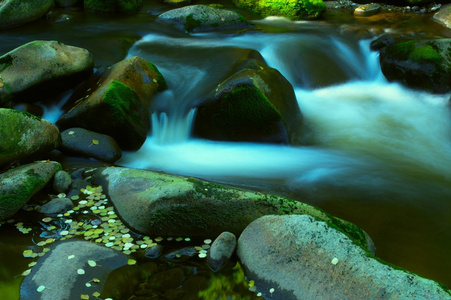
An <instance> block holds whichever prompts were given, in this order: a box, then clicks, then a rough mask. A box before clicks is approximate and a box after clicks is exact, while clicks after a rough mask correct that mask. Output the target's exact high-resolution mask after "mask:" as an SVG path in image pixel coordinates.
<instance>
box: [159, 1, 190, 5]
mask: <svg viewBox="0 0 451 300" xmlns="http://www.w3.org/2000/svg"><path fill="white" fill-rule="evenodd" d="M163 2H164V3H167V4H172V5H181V4H190V3H191V0H164V1H163Z"/></svg>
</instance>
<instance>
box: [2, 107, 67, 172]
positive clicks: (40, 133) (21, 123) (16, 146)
mask: <svg viewBox="0 0 451 300" xmlns="http://www.w3.org/2000/svg"><path fill="white" fill-rule="evenodd" d="M60 144H61V135H60V132H59V130H58V128H56V126H55V125H54V124H52V123H51V122H49V121H46V120H44V119H41V118H39V117H36V116H33V115H31V114H29V113H25V112H21V111H17V110H13V109H6V108H0V166H2V165H5V164H7V163H10V162H13V161H15V160H22V159H30V158H39V157H40V156H42V155H45V154H46V153H48V152H50V151H52V150H53V149H55V148H57V147H59V145H60Z"/></svg>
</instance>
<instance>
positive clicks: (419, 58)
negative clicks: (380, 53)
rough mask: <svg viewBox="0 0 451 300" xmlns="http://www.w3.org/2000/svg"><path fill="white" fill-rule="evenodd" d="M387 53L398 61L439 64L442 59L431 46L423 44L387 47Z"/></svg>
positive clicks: (405, 43)
mask: <svg viewBox="0 0 451 300" xmlns="http://www.w3.org/2000/svg"><path fill="white" fill-rule="evenodd" d="M388 51H389V53H391V54H392V55H393V57H394V58H396V59H399V60H411V61H414V62H425V63H433V64H436V65H439V64H441V62H442V61H443V57H442V56H441V55H440V53H439V52H438V51H437V50H436V49H435V48H434V47H433V46H432V45H431V44H427V43H424V42H418V41H408V42H404V43H399V44H394V45H392V46H389V48H388Z"/></svg>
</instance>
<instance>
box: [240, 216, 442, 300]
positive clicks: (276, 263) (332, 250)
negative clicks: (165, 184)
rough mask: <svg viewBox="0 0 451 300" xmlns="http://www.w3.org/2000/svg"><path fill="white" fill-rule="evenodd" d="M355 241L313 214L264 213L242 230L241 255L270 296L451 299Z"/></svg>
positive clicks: (433, 284)
mask: <svg viewBox="0 0 451 300" xmlns="http://www.w3.org/2000/svg"><path fill="white" fill-rule="evenodd" d="M357 244H358V243H356V242H355V240H353V239H352V238H350V237H349V235H346V234H344V233H343V232H342V231H340V230H337V229H336V228H333V227H331V226H330V225H329V224H327V223H326V222H323V221H320V220H318V219H316V218H314V217H312V216H308V215H291V216H264V217H262V218H260V219H258V220H256V221H254V222H252V223H251V224H250V225H249V226H248V227H247V228H246V229H245V230H244V231H243V233H242V235H241V236H240V238H239V240H238V249H237V253H238V256H239V258H240V260H241V262H242V264H243V266H244V269H245V273H246V276H247V277H248V278H249V280H254V281H255V286H256V287H257V290H258V291H260V292H261V293H262V294H263V296H264V297H265V298H267V299H275V300H277V299H283V300H291V299H292V300H295V299H340V300H341V299H451V294H450V290H448V289H445V288H443V287H442V286H440V285H439V284H438V283H437V282H435V281H432V280H428V279H425V278H422V277H420V276H418V275H416V274H414V273H411V272H408V271H406V270H402V269H400V268H397V267H396V266H393V265H390V264H387V263H384V262H383V261H381V260H379V259H376V258H375V257H373V256H372V255H371V254H369V253H368V251H366V250H365V249H362V248H361V247H360V246H358V245H357ZM270 290H271V291H272V293H271V292H270ZM270 297H271V298H270Z"/></svg>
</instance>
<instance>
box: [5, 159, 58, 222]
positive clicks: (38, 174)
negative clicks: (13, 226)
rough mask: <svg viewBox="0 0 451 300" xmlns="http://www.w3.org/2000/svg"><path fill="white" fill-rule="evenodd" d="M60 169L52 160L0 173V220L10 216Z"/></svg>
mask: <svg viewBox="0 0 451 300" xmlns="http://www.w3.org/2000/svg"><path fill="white" fill-rule="evenodd" d="M59 169H61V165H60V164H59V163H57V162H54V161H46V162H35V163H31V164H27V165H23V166H20V167H17V168H15V169H11V170H8V171H6V172H4V173H2V174H0V220H5V219H8V218H10V217H12V216H13V215H14V214H15V213H16V212H18V211H19V210H20V209H21V208H22V207H23V206H24V205H25V203H27V202H28V200H30V198H31V197H33V195H35V194H36V193H37V192H39V191H40V190H41V189H42V188H44V187H45V186H46V185H47V183H48V182H49V181H50V180H51V179H52V177H53V175H54V174H55V173H56V172H57V171H58V170H59Z"/></svg>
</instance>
